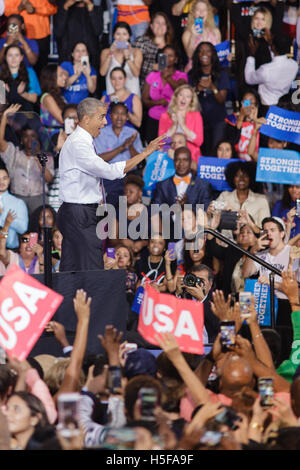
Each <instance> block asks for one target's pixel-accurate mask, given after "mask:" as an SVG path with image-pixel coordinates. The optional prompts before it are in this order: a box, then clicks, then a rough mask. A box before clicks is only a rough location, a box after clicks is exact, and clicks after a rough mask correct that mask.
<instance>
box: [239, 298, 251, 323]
mask: <svg viewBox="0 0 300 470" xmlns="http://www.w3.org/2000/svg"><path fill="white" fill-rule="evenodd" d="M251 298H252V294H251V292H240V293H239V304H240V310H241V318H243V319H244V320H245V319H246V318H249V317H250V316H251Z"/></svg>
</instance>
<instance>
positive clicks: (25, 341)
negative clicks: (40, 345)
mask: <svg viewBox="0 0 300 470" xmlns="http://www.w3.org/2000/svg"><path fill="white" fill-rule="evenodd" d="M62 301H63V297H62V296H61V295H60V294H57V292H54V291H53V290H51V289H49V288H48V287H46V286H44V285H43V284H41V283H40V282H38V281H37V280H36V279H34V278H33V277H31V276H30V275H29V274H27V273H25V272H24V271H22V269H20V268H19V267H18V266H16V265H13V266H12V267H11V268H10V269H9V271H8V272H7V274H6V275H5V276H4V278H3V279H2V281H1V283H0V345H1V346H2V347H3V348H4V349H5V351H6V353H7V354H8V356H15V357H17V359H20V360H24V359H26V357H27V356H28V355H29V353H30V351H31V349H32V348H33V346H34V345H35V343H36V342H37V340H38V338H39V337H40V336H41V334H42V332H43V329H44V327H45V325H46V324H47V323H48V322H49V321H50V319H51V318H52V317H53V315H54V313H55V311H56V310H57V309H58V307H59V306H60V304H61V302H62Z"/></svg>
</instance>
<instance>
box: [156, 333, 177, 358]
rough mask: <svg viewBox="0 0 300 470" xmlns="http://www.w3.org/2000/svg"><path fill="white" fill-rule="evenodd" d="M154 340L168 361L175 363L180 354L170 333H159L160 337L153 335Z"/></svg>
mask: <svg viewBox="0 0 300 470" xmlns="http://www.w3.org/2000/svg"><path fill="white" fill-rule="evenodd" d="M155 339H156V341H157V342H158V344H159V346H160V347H161V349H163V350H164V352H165V353H166V355H167V356H168V358H169V359H170V361H172V362H173V361H176V360H177V359H178V357H180V356H181V354H182V353H181V351H180V348H179V346H178V343H177V341H176V339H175V337H174V336H173V335H172V333H161V334H160V336H159V335H155Z"/></svg>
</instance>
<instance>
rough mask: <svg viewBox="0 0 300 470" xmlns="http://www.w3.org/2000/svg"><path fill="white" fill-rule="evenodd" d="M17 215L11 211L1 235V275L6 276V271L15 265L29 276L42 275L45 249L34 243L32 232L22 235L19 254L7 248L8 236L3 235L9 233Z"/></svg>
mask: <svg viewBox="0 0 300 470" xmlns="http://www.w3.org/2000/svg"><path fill="white" fill-rule="evenodd" d="M14 218H15V215H14V214H13V213H12V212H11V211H9V212H8V214H7V216H6V219H5V222H4V226H3V228H2V233H0V275H1V276H4V275H5V273H6V271H7V270H8V269H9V268H10V267H11V266H12V265H14V264H16V265H17V266H19V268H21V269H22V270H23V271H25V272H26V273H28V274H40V273H43V272H44V255H43V247H42V246H41V245H40V244H39V243H32V242H31V239H32V235H33V234H32V232H29V231H28V232H26V233H24V234H23V235H20V237H19V239H20V241H19V250H18V252H15V251H12V250H8V249H7V248H6V240H7V239H6V236H5V235H4V234H3V233H5V232H7V231H8V229H9V227H10V226H11V224H12V222H13V220H14Z"/></svg>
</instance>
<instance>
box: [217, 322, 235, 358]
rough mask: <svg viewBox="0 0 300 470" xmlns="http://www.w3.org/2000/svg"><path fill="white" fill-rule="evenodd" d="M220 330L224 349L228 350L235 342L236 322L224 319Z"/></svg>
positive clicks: (224, 350)
mask: <svg viewBox="0 0 300 470" xmlns="http://www.w3.org/2000/svg"><path fill="white" fill-rule="evenodd" d="M220 332H221V346H222V351H223V352H226V351H228V349H229V348H230V346H234V344H235V322H234V321H222V322H221V323H220Z"/></svg>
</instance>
